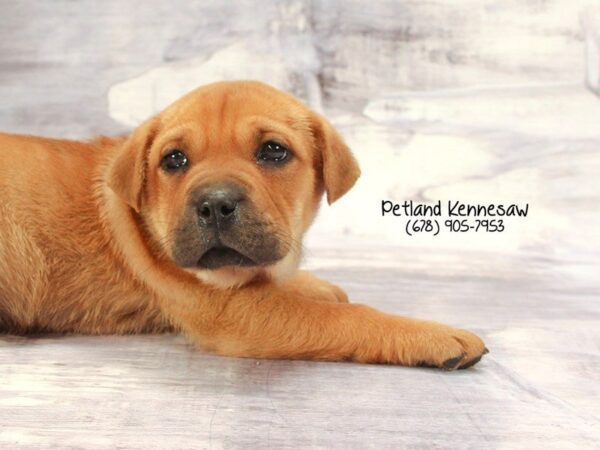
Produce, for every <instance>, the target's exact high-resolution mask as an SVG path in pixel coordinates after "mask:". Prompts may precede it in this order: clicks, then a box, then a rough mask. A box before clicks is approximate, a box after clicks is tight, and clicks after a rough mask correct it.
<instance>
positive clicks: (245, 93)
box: [161, 82, 310, 132]
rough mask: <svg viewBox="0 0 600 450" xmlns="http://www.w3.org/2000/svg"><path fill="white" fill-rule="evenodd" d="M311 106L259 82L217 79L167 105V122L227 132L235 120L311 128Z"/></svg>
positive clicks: (299, 128)
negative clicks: (228, 81)
mask: <svg viewBox="0 0 600 450" xmlns="http://www.w3.org/2000/svg"><path fill="white" fill-rule="evenodd" d="M309 114H310V113H309V110H308V109H307V108H306V106H304V105H303V104H302V103H300V102H299V101H298V100H296V99H295V98H293V97H292V96H290V95H288V94H285V93H283V92H280V91H277V90H275V89H273V88H271V87H268V86H264V85H261V84H258V83H226V82H225V83H217V84H214V85H209V86H206V87H203V88H200V89H197V90H196V91H193V92H191V93H189V94H188V95H186V96H185V97H183V98H181V99H180V100H178V101H177V102H176V103H174V104H173V105H171V106H170V107H169V108H167V109H166V110H165V111H164V112H163V113H162V115H161V122H162V123H163V125H165V126H167V127H169V126H176V125H179V124H182V123H195V122H196V123H201V124H204V125H205V126H209V127H210V128H211V129H219V130H220V132H226V131H227V128H228V127H230V128H231V127H232V126H234V125H235V124H240V123H248V124H249V125H250V126H252V125H253V126H257V127H260V126H261V123H260V122H261V120H260V119H263V122H264V124H263V125H267V124H270V125H271V126H281V127H288V128H290V129H291V130H295V131H298V132H304V131H307V132H310V115H309Z"/></svg>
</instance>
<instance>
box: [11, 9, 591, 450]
mask: <svg viewBox="0 0 600 450" xmlns="http://www.w3.org/2000/svg"><path fill="white" fill-rule="evenodd" d="M599 8H600V6H598V4H597V3H595V2H593V1H590V0H586V1H582V0H569V1H568V0H506V1H502V2H498V1H492V0H464V1H461V2H456V1H452V0H433V1H429V2H422V1H417V0H406V1H377V2H361V1H342V0H313V1H309V0H305V1H288V2H270V1H254V2H253V1H244V2H222V1H216V0H211V1H201V2H200V1H198V2H188V1H177V2H159V1H156V0H151V1H144V2H142V1H125V2H123V1H115V0H107V1H104V2H92V1H83V2H73V1H67V0H60V1H55V2H36V1H29V0H27V1H19V2H16V1H15V2H11V1H6V0H4V1H0V98H2V102H0V129H2V130H4V131H11V132H21V133H33V134H42V135H49V136H63V137H72V138H85V137H89V136H92V135H95V134H114V133H122V132H126V131H128V130H129V129H131V127H133V126H135V125H137V124H138V123H140V122H141V121H142V120H143V119H145V118H146V117H148V116H149V115H151V114H153V113H155V112H156V111H158V110H160V109H161V108H162V107H164V106H165V105H167V104H168V103H170V102H171V101H172V100H174V99H176V98H177V97H178V96H180V95H181V94H183V93H185V92H187V91H188V90H190V89H192V88H194V87H195V86H197V85H199V84H203V83H208V82H212V81H216V80H222V79H240V78H253V79H260V80H263V81H267V82H269V83H271V84H274V85H276V86H278V87H280V88H282V89H285V90H288V91H290V92H292V93H294V94H296V95H298V96H299V97H301V98H302V99H304V100H305V101H306V102H307V103H309V104H310V105H311V106H312V107H313V108H315V109H318V110H321V111H323V112H324V113H325V114H326V115H327V116H328V117H330V119H331V120H332V121H333V122H334V124H335V125H336V126H337V127H338V128H339V129H340V130H341V131H342V134H343V135H344V136H345V137H346V139H347V141H348V142H349V143H350V145H351V147H352V148H353V149H354V151H355V154H356V156H357V158H358V159H359V161H360V163H361V166H362V169H363V176H362V178H361V180H360V181H359V183H358V184H357V186H356V188H355V189H354V190H353V191H351V193H349V194H348V195H347V196H346V197H345V198H343V199H342V200H340V201H339V203H337V204H335V205H333V206H331V207H329V206H326V205H323V207H322V210H321V213H320V215H319V217H318V219H317V222H316V223H315V225H314V227H313V228H312V230H311V232H310V234H309V236H308V239H307V242H306V258H305V262H304V265H305V267H307V268H310V269H313V270H315V271H316V272H317V273H319V274H320V275H321V276H323V277H327V278H329V279H331V280H333V281H335V282H337V283H339V284H340V285H342V286H343V287H345V288H346V289H347V290H348V291H349V293H350V294H351V297H352V298H353V300H354V301H361V302H363V301H364V302H367V303H369V304H372V305H374V306H377V307H379V308H382V309H385V310H387V311H390V312H396V313H399V314H408V315H414V316H419V317H424V318H431V319H435V320H440V321H444V322H449V323H452V324H455V325H457V326H461V327H467V328H470V329H473V330H474V331H476V332H478V333H480V334H481V335H482V336H483V337H484V339H485V340H486V342H487V343H488V347H490V349H491V353H490V354H489V355H488V356H487V357H486V359H485V360H484V361H483V362H482V363H480V364H479V365H478V366H476V367H475V368H473V369H471V370H468V371H465V372H462V373H452V374H447V373H439V372H434V371H430V370H424V369H404V368H397V367H376V366H369V367H367V366H357V365H350V364H317V363H304V362H293V363H292V362H285V361H275V362H258V361H249V360H233V359H227V358H219V357H215V356H211V355H207V354H203V353H200V352H197V351H196V350H193V349H191V348H189V347H187V346H186V345H185V343H184V342H183V340H182V339H181V338H176V337H127V338H87V337H66V338H65V337H63V338H48V337H42V338H35V339H33V338H30V339H22V338H16V337H8V338H7V337H5V338H0V379H1V380H2V383H0V447H7V448H11V447H14V446H22V447H36V448H37V447H56V446H61V447H65V446H66V447H78V448H113V447H115V446H122V447H127V448H131V447H138V448H153V447H155V448H162V447H177V448H190V447H194V448H242V447H251V448H265V447H270V446H272V447H274V448H291V447H296V448H298V447H302V448H305V447H308V448H315V447H318V448H331V447H339V448H365V447H370V448H403V447H405V448H461V447H468V448H477V449H481V448H544V449H546V448H592V447H598V446H600V441H599V439H600V433H599V432H598V430H599V429H600V387H599V386H600V384H599V382H600V376H599V375H598V373H599V372H600V371H599V369H600V299H599V298H598V297H599V292H600V283H599V282H598V274H599V273H600V271H599V269H600V232H599V228H600V216H599V212H598V207H599V197H600V181H598V180H599V179H600V153H599V151H598V150H599V146H600V98H599V97H598V96H596V95H595V94H594V92H595V93H596V94H598V93H600V75H599V74H600V9H599ZM382 199H388V200H392V201H395V202H403V201H405V200H413V201H415V202H428V203H429V204H434V202H436V201H438V200H441V201H443V202H445V201H447V200H459V201H462V202H465V203H473V204H476V203H483V204H489V203H495V204H499V203H502V204H511V203H518V204H519V205H524V204H526V203H528V204H529V214H528V216H527V217H526V218H510V219H506V220H505V225H506V229H505V231H504V232H503V233H483V232H478V233H475V232H468V233H450V232H447V231H446V232H444V231H443V232H441V233H440V234H439V235H438V236H435V237H434V236H432V235H431V234H423V235H418V236H413V237H410V236H408V235H407V234H406V233H405V231H404V224H405V223H406V221H405V218H393V217H389V216H386V217H382V216H381V200H382Z"/></svg>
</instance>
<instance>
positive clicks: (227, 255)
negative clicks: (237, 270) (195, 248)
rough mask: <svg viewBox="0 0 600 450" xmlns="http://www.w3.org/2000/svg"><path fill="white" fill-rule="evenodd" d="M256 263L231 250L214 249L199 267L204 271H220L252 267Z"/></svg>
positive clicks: (202, 259)
mask: <svg viewBox="0 0 600 450" xmlns="http://www.w3.org/2000/svg"><path fill="white" fill-rule="evenodd" d="M256 265H257V264H256V262H254V261H253V260H251V259H250V258H248V257H247V256H245V255H242V254H241V253H239V252H237V251H235V250H233V249H231V248H212V249H210V250H208V251H207V252H206V253H204V255H202V258H200V259H199V260H198V264H197V266H198V267H199V268H202V269H209V270H212V269H219V268H221V267H251V266H256Z"/></svg>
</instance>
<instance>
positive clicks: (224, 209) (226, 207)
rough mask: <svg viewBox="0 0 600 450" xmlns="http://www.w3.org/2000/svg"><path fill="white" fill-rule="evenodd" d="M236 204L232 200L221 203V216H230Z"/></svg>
mask: <svg viewBox="0 0 600 450" xmlns="http://www.w3.org/2000/svg"><path fill="white" fill-rule="evenodd" d="M235 207H236V204H235V203H234V202H230V203H223V204H222V205H221V215H222V216H223V217H227V216H230V215H231V214H233V212H234V211H235Z"/></svg>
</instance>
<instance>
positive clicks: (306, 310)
mask: <svg viewBox="0 0 600 450" xmlns="http://www.w3.org/2000/svg"><path fill="white" fill-rule="evenodd" d="M298 287H299V286H298V285H294V284H293V283H292V284H281V285H276V284H274V283H263V284H255V285H251V286H247V287H244V288H240V289H235V290H230V291H219V290H212V291H209V292H207V296H206V297H205V298H204V299H203V300H199V301H197V302H194V303H192V302H189V303H187V302H186V306H183V305H181V304H180V305H179V306H178V307H177V310H175V309H173V310H171V313H170V315H171V317H172V318H173V319H174V320H175V321H176V322H178V324H179V326H180V327H181V328H182V329H183V331H184V332H185V333H186V334H187V335H188V336H189V337H190V338H191V339H192V340H194V341H195V342H197V343H199V344H201V345H202V346H203V347H205V348H208V349H210V350H212V351H215V352H217V353H219V354H222V355H229V356H239V357H255V358H278V359H314V360H327V361H343V360H351V361H357V362H364V363H391V364H402V365H407V366H417V365H425V366H434V367H440V368H444V369H456V368H460V367H466V366H470V365H472V364H474V363H475V362H477V361H479V359H480V358H481V356H482V355H483V354H484V353H485V352H486V351H487V350H486V349H485V346H484V344H483V342H482V340H481V339H480V338H479V337H477V336H475V335H474V334H472V333H470V332H468V331H464V330H460V329H456V328H452V327H448V326H445V325H441V324H438V323H435V322H426V321H421V320H414V319H408V318H404V317H399V316H393V315H389V314H384V313H382V312H379V311H377V310H375V309H373V308H370V307H368V306H365V305H359V304H347V303H335V302H331V301H330V297H329V296H328V295H325V296H324V297H323V298H319V296H318V293H317V291H316V290H314V289H307V290H306V292H304V291H303V290H302V289H299V288H298ZM324 300H325V301H324Z"/></svg>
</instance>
